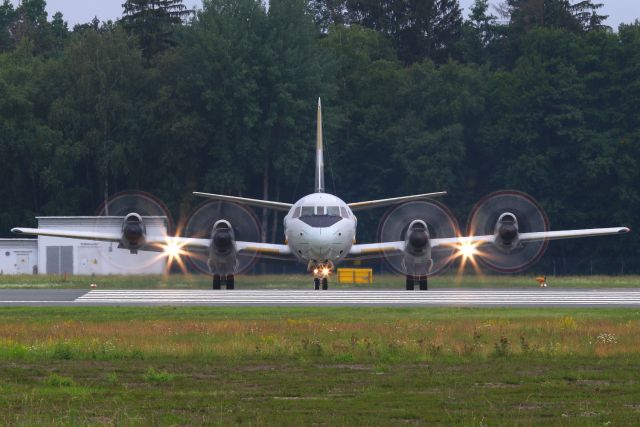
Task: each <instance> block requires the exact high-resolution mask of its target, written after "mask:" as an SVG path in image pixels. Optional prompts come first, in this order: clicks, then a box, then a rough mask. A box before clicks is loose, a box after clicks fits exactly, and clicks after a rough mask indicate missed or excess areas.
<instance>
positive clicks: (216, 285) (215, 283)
mask: <svg viewBox="0 0 640 427" xmlns="http://www.w3.org/2000/svg"><path fill="white" fill-rule="evenodd" d="M221 282H222V280H220V275H219V274H214V275H213V290H214V291H217V290H219V289H220V287H221V286H220V285H221Z"/></svg>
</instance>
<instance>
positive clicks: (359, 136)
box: [0, 0, 640, 274]
mask: <svg viewBox="0 0 640 427" xmlns="http://www.w3.org/2000/svg"><path fill="white" fill-rule="evenodd" d="M602 1H604V0H602ZM610 1H611V0H610ZM45 6H46V4H45V1H44V0H23V1H22V2H21V4H20V5H19V6H17V7H15V6H13V5H12V3H11V2H10V1H9V0H4V2H3V3H2V4H1V5H0V180H1V182H2V184H1V185H0V236H4V237H9V236H10V232H9V230H10V228H11V227H13V226H17V225H22V226H28V225H33V224H35V219H34V218H35V216H37V215H91V214H94V213H95V211H96V208H97V207H98V206H99V205H100V203H101V201H102V200H103V198H104V195H105V193H106V194H114V193H116V192H118V191H122V190H127V189H139V190H144V191H148V192H150V193H152V194H154V195H156V196H157V197H159V198H160V199H162V200H163V201H164V202H165V203H166V204H167V205H168V206H169V208H170V209H171V210H172V212H173V214H174V216H175V217H176V218H181V217H184V216H186V215H187V214H188V212H189V211H191V209H193V208H194V207H195V206H196V205H198V204H199V203H201V202H202V200H198V199H196V198H194V197H193V196H192V195H191V192H192V191H209V192H219V193H225V194H232V195H242V196H247V197H255V198H268V199H273V200H280V201H286V202H291V201H294V200H295V199H296V198H298V197H300V196H302V195H304V194H306V193H308V192H311V191H312V190H313V172H312V171H313V144H314V136H315V115H314V113H315V108H316V104H315V103H316V99H317V98H318V97H322V101H323V112H324V118H325V120H324V121H325V137H326V154H325V156H326V157H325V161H326V163H327V167H328V169H327V177H326V180H327V190H328V191H330V192H333V193H335V194H337V195H338V196H340V197H341V198H343V199H345V200H346V201H358V200H366V199H373V198H385V197H393V196H400V195H405V194H414V193H419V192H430V191H440V190H447V191H448V192H449V195H448V196H447V197H446V198H444V199H443V202H445V203H446V204H447V205H448V206H449V207H450V208H451V209H452V211H453V212H454V213H455V214H456V216H457V218H458V220H459V222H460V223H461V224H463V225H464V224H465V223H466V217H467V215H468V213H469V211H470V209H471V207H472V206H473V205H474V203H475V202H476V201H477V200H479V199H480V198H481V197H482V196H483V195H485V194H487V193H490V192H492V191H495V190H499V189H518V190H522V191H525V192H527V193H529V194H531V195H532V196H533V197H535V198H537V199H538V200H539V202H540V203H541V205H542V206H543V207H544V208H545V210H546V212H547V215H548V216H549V218H550V221H551V227H552V228H553V229H559V228H589V227H596V226H597V227H601V226H618V225H626V226H630V227H632V229H633V228H634V227H635V229H636V230H638V229H639V227H638V225H640V224H639V221H638V212H640V108H639V107H638V106H639V105H640V23H639V22H638V21H636V23H635V24H630V25H621V26H620V27H619V28H614V29H612V28H610V27H608V26H607V17H606V16H603V15H601V14H600V11H601V6H602V5H601V4H597V3H594V2H592V1H591V0H586V1H567V0H506V1H504V2H502V4H501V6H500V7H499V8H492V7H490V6H489V5H488V2H487V0H476V2H475V4H474V5H473V7H472V9H471V11H470V13H469V15H468V17H467V18H465V17H464V16H465V15H464V14H463V12H462V10H461V8H460V5H459V3H458V1H457V0H424V1H415V2H414V1H405V0H309V1H306V0H270V1H269V2H268V4H265V3H264V2H263V1H261V0H205V1H204V2H203V5H202V8H201V9H200V10H198V11H197V12H195V13H193V12H191V11H188V10H187V9H186V8H185V7H184V5H183V4H182V2H181V1H180V0H127V1H126V2H125V4H124V5H123V15H122V18H121V19H119V20H117V21H116V22H111V21H109V22H101V21H99V20H98V19H97V18H96V19H94V20H93V21H92V22H89V23H86V24H82V25H76V26H75V27H74V28H72V29H70V28H69V26H68V24H67V23H66V22H65V20H64V17H63V16H62V15H61V14H59V13H57V14H55V15H53V16H52V17H49V16H48V15H47V12H46V10H45ZM383 213H384V212H379V211H372V212H367V213H364V212H363V213H362V214H361V215H359V219H360V227H359V230H358V231H359V241H360V242H363V243H364V242H366V241H371V240H373V239H375V232H376V228H377V222H378V218H379V217H380V216H382V214H383ZM259 214H260V215H262V212H259ZM266 215H267V216H265V217H264V218H263V219H266V221H264V222H265V224H266V225H267V226H269V227H272V224H280V223H281V219H282V217H281V215H282V214H280V217H276V218H275V221H274V218H273V215H276V213H273V212H269V213H267V214H266ZM280 227H281V226H280ZM267 236H268V239H274V238H275V240H276V241H281V240H282V230H281V229H278V230H274V232H271V231H270V232H268V233H267ZM639 243H640V238H639V237H638V233H637V232H635V233H631V234H629V235H626V236H623V237H607V238H600V239H588V240H581V241H564V242H556V243H553V244H551V246H550V249H549V251H548V252H547V254H546V255H545V257H544V258H543V260H542V261H541V262H540V263H539V264H538V265H537V266H536V267H535V269H536V270H539V271H546V272H551V269H552V268H553V270H554V271H557V272H558V273H587V274H588V273H611V274H620V273H627V272H636V273H637V272H640V245H639Z"/></svg>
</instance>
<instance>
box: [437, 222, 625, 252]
mask: <svg viewBox="0 0 640 427" xmlns="http://www.w3.org/2000/svg"><path fill="white" fill-rule="evenodd" d="M629 231H630V230H629V228H627V227H610V228H588V229H582V230H559V231H541V232H533V233H520V234H519V235H518V239H519V241H520V242H535V241H540V240H559V239H575V238H579V237H596V236H607V235H612V234H622V233H628V232H629ZM494 239H495V236H493V235H485V236H461V237H445V238H441V239H432V240H431V241H430V242H431V247H432V248H435V247H438V246H451V245H457V244H464V243H480V244H482V243H493V241H494Z"/></svg>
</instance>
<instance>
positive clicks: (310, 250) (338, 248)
mask: <svg viewBox="0 0 640 427" xmlns="http://www.w3.org/2000/svg"><path fill="white" fill-rule="evenodd" d="M356 225H357V219H356V217H355V215H353V212H352V211H351V209H349V206H347V204H346V203H345V202H344V201H343V200H341V199H340V198H338V197H336V196H334V195H331V194H327V193H313V194H309V195H307V196H305V197H303V198H301V199H300V200H298V201H297V202H296V203H295V204H294V205H293V207H292V208H291V210H290V211H289V213H288V214H287V216H285V218H284V230H285V239H286V242H287V244H288V245H289V248H290V249H291V252H292V253H293V254H294V255H295V256H296V258H298V260H299V261H301V262H306V263H311V264H312V265H326V264H336V263H338V262H339V261H341V260H342V259H343V258H345V257H346V256H347V254H348V253H349V250H350V249H351V245H353V243H354V241H355V236H356Z"/></svg>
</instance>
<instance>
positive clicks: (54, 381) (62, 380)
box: [45, 374, 73, 387]
mask: <svg viewBox="0 0 640 427" xmlns="http://www.w3.org/2000/svg"><path fill="white" fill-rule="evenodd" d="M45 383H47V385H50V386H51V387H71V386H73V380H72V379H71V378H69V377H63V376H61V375H58V374H51V375H49V376H48V377H47V379H46V380H45Z"/></svg>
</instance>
